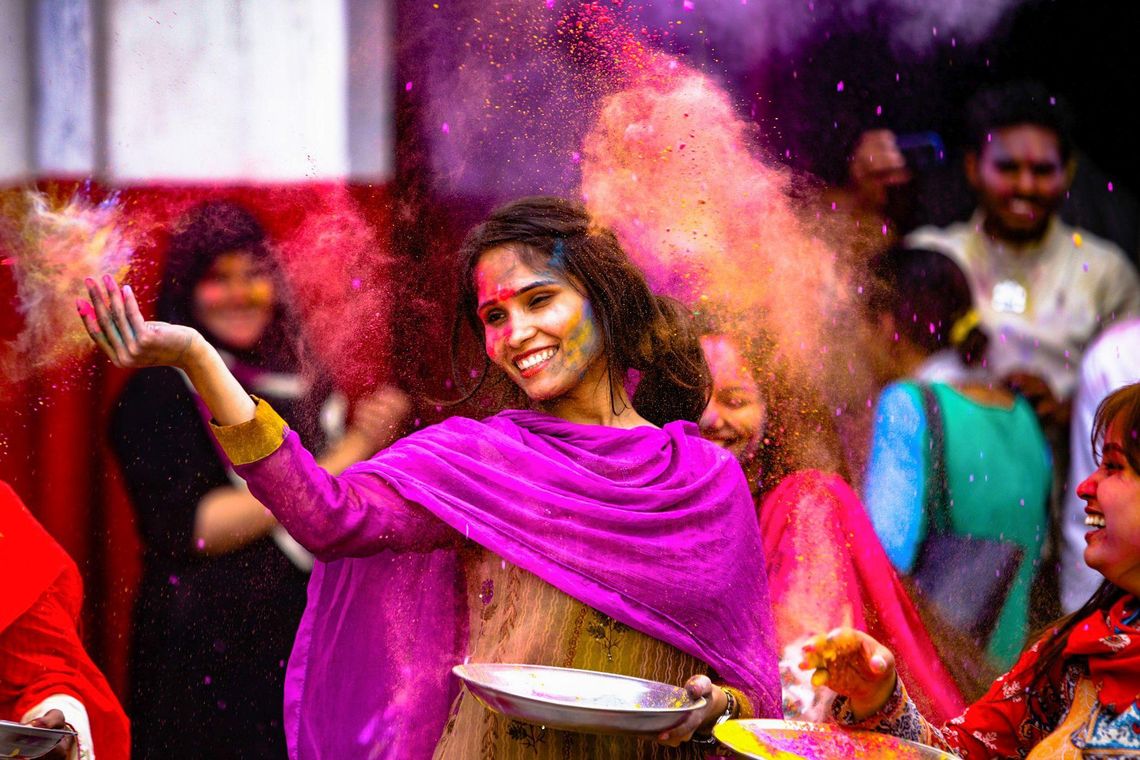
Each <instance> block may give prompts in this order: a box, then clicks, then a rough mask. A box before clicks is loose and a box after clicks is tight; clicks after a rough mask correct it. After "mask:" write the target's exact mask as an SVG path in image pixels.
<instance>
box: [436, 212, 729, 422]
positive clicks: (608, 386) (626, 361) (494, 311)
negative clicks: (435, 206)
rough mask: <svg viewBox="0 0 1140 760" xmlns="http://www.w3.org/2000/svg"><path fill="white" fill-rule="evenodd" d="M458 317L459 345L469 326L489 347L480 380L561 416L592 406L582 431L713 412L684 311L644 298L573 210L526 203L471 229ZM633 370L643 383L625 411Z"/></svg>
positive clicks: (604, 235) (606, 240)
mask: <svg viewBox="0 0 1140 760" xmlns="http://www.w3.org/2000/svg"><path fill="white" fill-rule="evenodd" d="M456 314H457V317H456V319H457V323H456V330H455V335H454V338H455V342H458V338H459V327H460V321H463V320H466V321H467V322H468V324H469V326H470V327H471V328H472V329H473V330H474V331H475V334H476V335H478V336H480V337H482V338H483V340H484V344H485V347H486V350H487V369H491V368H492V366H493V367H494V368H495V369H497V370H501V371H502V372H503V373H505V375H506V377H507V378H509V379H510V380H511V381H513V382H514V383H515V384H516V385H517V386H518V387H519V388H520V389H521V390H522V391H523V392H524V393H525V394H526V395H527V396H528V397H529V398H530V399H531V401H533V402H535V403H537V404H539V405H540V408H541V407H542V406H543V405H545V408H546V410H547V411H549V412H550V413H551V414H555V415H556V416H562V415H561V413H559V412H557V411H555V410H554V408H553V407H552V406H550V403H551V402H552V403H553V404H554V406H556V407H559V408H562V409H574V408H576V407H579V406H580V405H581V404H585V405H586V406H590V407H591V411H589V412H587V413H586V414H587V418H583V419H578V420H576V421H579V422H601V421H602V419H608V418H609V417H611V416H612V417H613V421H614V423H615V424H616V426H618V427H628V426H632V425H638V424H645V421H648V422H651V423H653V424H654V425H663V424H665V423H666V422H669V421H672V420H677V419H683V420H689V421H693V422H695V421H696V420H698V419H700V416H701V412H702V411H703V409H704V407H705V403H706V402H707V401H708V397H709V391H710V387H711V380H710V378H709V373H708V366H707V364H706V362H705V360H704V357H703V354H702V353H701V347H700V343H699V341H698V339H697V336H696V332H695V331H694V327H693V325H692V323H691V320H690V318H689V317H688V315H687V313H686V312H685V309H684V307H682V306H681V304H680V303H678V302H677V301H675V300H673V299H670V298H667V297H664V296H657V295H654V294H653V293H652V292H650V290H649V286H648V285H647V284H646V282H645V277H644V275H643V274H642V273H641V271H640V270H639V269H638V268H637V267H636V266H635V265H634V264H633V263H632V262H631V261H630V260H629V257H628V256H627V255H626V253H625V251H623V250H622V248H621V245H620V244H619V243H618V241H617V238H616V237H614V234H613V233H612V232H610V231H609V230H607V229H604V228H601V227H597V226H595V225H593V224H592V222H591V220H590V218H589V216H587V214H586V212H585V211H584V210H583V209H582V208H581V207H580V206H578V205H577V204H573V203H569V202H567V201H564V200H562V199H559V198H549V197H538V198H526V199H523V200H520V201H516V202H515V203H512V204H509V205H507V206H504V207H503V208H501V209H498V210H497V211H496V212H495V213H494V214H492V216H491V218H489V219H488V220H487V221H485V222H484V223H483V224H481V225H479V226H477V227H476V228H475V229H473V230H472V231H471V233H470V234H469V235H468V236H467V239H466V240H465V241H464V244H463V249H462V251H460V281H459V305H458V310H457V312H456ZM544 329H550V330H553V331H554V332H556V333H558V335H552V334H549V333H546V332H544ZM531 330H533V331H535V334H534V335H531V334H530V331H531ZM536 338H538V340H536ZM523 343H525V345H523ZM549 349H554V351H555V353H554V354H552V355H551V356H549V357H545V358H544V357H542V356H541V355H530V356H528V355H527V354H530V353H531V352H533V351H535V350H538V351H542V350H549ZM519 361H523V362H525V363H526V365H527V366H526V370H525V372H524V369H523V368H522V367H520V366H518V364H517V363H516V362H519ZM540 364H541V365H542V366H539V365H540ZM532 370H533V371H532ZM548 370H549V371H548ZM630 370H635V371H637V372H638V373H640V381H639V382H638V385H637V389H636V391H635V393H634V397H633V399H632V402H631V401H630V399H629V398H628V397H627V395H626V392H625V380H626V375H627V373H628V372H629V371H630ZM485 379H486V373H484V375H483V376H481V377H480V379H479V383H478V384H477V385H476V387H475V388H473V389H471V392H472V393H473V392H475V390H477V389H478V387H479V385H481V384H482V383H483V381H484V380H485ZM587 396H588V397H589V398H590V400H589V401H586V400H585V399H586V397H587ZM579 411H584V410H579ZM571 413H572V414H577V413H579V412H571ZM599 415H601V416H599ZM603 424H608V423H603Z"/></svg>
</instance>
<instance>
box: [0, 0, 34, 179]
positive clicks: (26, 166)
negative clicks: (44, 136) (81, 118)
mask: <svg viewBox="0 0 1140 760" xmlns="http://www.w3.org/2000/svg"><path fill="white" fill-rule="evenodd" d="M27 28H28V23H27V3H26V1H25V0H3V1H2V2H0V182H19V181H21V180H23V179H25V178H26V177H27V176H28V175H29V174H30V173H31V170H32V164H31V145H32V141H31V134H30V132H31V91H32V90H31V66H30V65H29V62H28V52H29V46H28V40H27V34H26V32H27Z"/></svg>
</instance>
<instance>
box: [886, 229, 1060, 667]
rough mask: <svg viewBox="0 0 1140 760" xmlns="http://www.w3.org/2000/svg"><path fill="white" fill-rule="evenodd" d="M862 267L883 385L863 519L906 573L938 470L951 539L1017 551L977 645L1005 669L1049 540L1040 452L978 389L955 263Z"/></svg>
mask: <svg viewBox="0 0 1140 760" xmlns="http://www.w3.org/2000/svg"><path fill="white" fill-rule="evenodd" d="M871 269H872V277H871V284H870V286H869V287H868V288H866V289H865V293H866V295H867V306H868V312H869V320H868V322H869V324H870V331H871V333H872V336H871V340H870V341H868V342H869V343H870V344H871V345H872V346H874V347H875V348H874V350H872V351H871V352H870V353H871V354H872V356H871V358H872V360H873V361H874V363H875V367H876V370H877V371H878V373H879V374H880V376H881V377H883V379H885V380H888V381H893V382H891V383H890V384H889V385H887V386H886V387H885V388H884V390H883V391H882V393H881V394H880V396H879V399H878V406H877V409H876V413H875V422H874V434H873V437H872V448H871V456H870V462H869V465H868V470H867V476H866V479H865V481H864V500H865V503H866V505H867V510H868V512H869V513H870V517H871V521H872V523H873V524H874V526H875V531H876V532H877V533H878V534H879V538H880V540H881V541H882V544H883V548H884V549H886V551H887V555H888V556H889V557H890V559H891V562H892V563H893V564H894V565H895V567H896V568H898V570H899V571H900V572H902V573H904V574H909V573H911V572H912V571H913V570H914V569H915V566H916V562H917V561H918V559H919V557H920V555H921V552H922V549H923V543H924V541H925V540H926V538H927V535H928V532H929V525H928V522H929V521H928V517H927V509H926V504H927V500H928V499H929V498H930V496H931V493H932V492H931V488H932V485H931V483H932V480H933V478H932V473H933V472H935V471H936V469H938V467H940V468H941V469H942V470H943V471H944V472H945V474H946V482H947V490H948V496H949V504H950V509H949V513H950V529H951V532H953V533H955V534H959V535H969V536H972V537H974V538H979V539H989V540H994V541H1006V542H1012V543H1014V544H1017V545H1018V546H1019V547H1021V549H1022V552H1023V554H1022V559H1021V563H1020V566H1019V567H1018V569H1017V572H1016V574H1015V575H1014V577H1013V581H1012V583H1011V587H1010V589H1009V593H1008V595H1007V597H1006V600H1005V603H1004V605H1003V606H1002V608H1001V610H1000V612H999V613H998V615H997V620H996V623H995V625H994V628H993V632H992V633H991V634H990V636H989V639H988V641H987V642H986V654H987V655H988V656H989V659H990V660H991V662H992V664H993V665H995V666H997V667H999V668H1002V669H1005V668H1007V667H1009V666H1010V665H1012V664H1013V662H1014V661H1015V660H1016V659H1017V656H1018V653H1019V652H1020V651H1021V648H1022V646H1023V645H1024V643H1025V638H1026V635H1027V626H1028V616H1029V592H1030V588H1031V586H1032V585H1033V580H1034V577H1035V575H1036V572H1037V568H1038V566H1039V559H1040V557H1041V550H1042V547H1043V546H1044V544H1045V540H1046V536H1047V534H1048V530H1049V521H1048V510H1047V501H1048V497H1049V488H1050V484H1051V478H1052V475H1051V466H1052V462H1051V456H1050V453H1049V449H1048V445H1047V444H1046V442H1045V437H1044V435H1043V434H1042V432H1041V428H1040V426H1039V425H1038V423H1037V419H1036V417H1035V415H1034V413H1033V409H1032V407H1031V406H1030V405H1029V404H1028V403H1027V402H1026V401H1025V399H1023V398H1021V397H1019V396H1014V395H1013V394H1011V393H1009V392H1008V391H1007V390H1005V389H1004V388H1002V387H1001V386H997V385H995V384H994V383H993V382H991V381H988V379H987V375H986V373H985V368H984V362H983V361H982V360H981V359H982V356H983V355H984V351H985V343H986V336H985V335H984V334H983V333H982V332H981V331H980V330H979V329H978V328H977V319H976V313H975V312H974V311H973V308H972V301H971V297H970V291H969V285H968V284H967V282H966V279H965V277H964V276H963V274H962V272H961V270H960V269H959V268H958V266H957V264H955V263H954V262H953V261H952V260H950V259H949V258H947V257H945V256H943V255H942V254H939V253H935V252H932V251H923V250H905V249H894V250H891V251H888V252H886V253H884V254H882V255H881V256H879V257H877V258H876V259H875V260H874V262H873V263H872V267H871ZM901 378H908V379H905V380H903V379H901ZM923 385H925V386H927V387H929V388H930V390H931V391H932V392H933V394H932V395H933V401H934V403H936V404H937V407H938V410H939V412H940V416H941V421H940V424H941V431H942V461H941V462H933V461H931V458H932V449H936V448H937V447H932V445H931V444H932V440H933V439H932V437H931V435H932V432H937V431H934V430H932V423H933V424H939V421H938V420H933V421H932V420H931V419H928V415H927V412H926V406H925V404H924V400H923V388H922V387H923ZM969 583H970V580H969V579H966V578H964V579H963V585H964V586H967V587H968V584H969Z"/></svg>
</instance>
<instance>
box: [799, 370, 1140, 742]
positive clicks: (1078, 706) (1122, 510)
mask: <svg viewBox="0 0 1140 760" xmlns="http://www.w3.org/2000/svg"><path fill="white" fill-rule="evenodd" d="M1087 443H1089V444H1091V448H1092V450H1093V451H1094V452H1095V454H1094V458H1095V459H1096V461H1097V468H1096V471H1095V472H1093V473H1092V474H1091V475H1089V476H1088V477H1087V478H1086V479H1085V480H1084V481H1083V482H1082V483H1081V484H1080V485H1079V486H1077V489H1076V490H1077V493H1078V494H1080V496H1081V498H1082V499H1083V500H1084V501H1085V513H1086V515H1087V517H1086V526H1087V527H1088V533H1087V535H1086V537H1085V541H1086V547H1085V552H1084V561H1085V562H1086V563H1087V564H1088V565H1089V567H1091V568H1093V569H1095V570H1096V571H1097V572H1099V573H1100V574H1101V576H1102V577H1103V579H1104V580H1103V581H1102V582H1101V585H1100V586H1099V587H1098V589H1097V591H1096V593H1095V594H1093V596H1092V597H1091V598H1089V599H1088V601H1086V602H1085V604H1084V605H1082V606H1081V607H1080V608H1079V609H1078V610H1076V611H1075V612H1073V613H1072V614H1070V615H1068V616H1067V617H1064V618H1062V619H1060V620H1058V621H1057V622H1056V623H1055V624H1053V625H1051V626H1049V627H1048V629H1047V630H1046V631H1045V632H1044V633H1043V634H1042V635H1041V636H1040V637H1038V638H1037V640H1036V641H1035V642H1034V643H1033V645H1032V646H1031V647H1029V648H1028V649H1027V650H1026V651H1025V652H1024V653H1023V654H1022V655H1021V657H1020V658H1019V659H1018V661H1017V662H1016V664H1015V665H1014V666H1013V667H1012V668H1011V669H1010V670H1009V672H1007V673H1006V674H1004V675H1003V676H1001V677H1000V678H998V679H997V680H996V681H995V682H994V684H993V686H992V687H991V689H990V690H989V692H988V693H986V695H985V696H984V697H982V699H980V700H978V701H977V702H975V703H974V704H972V705H970V707H968V708H967V709H966V710H965V712H963V713H962V714H961V715H960V716H958V717H957V718H954V719H953V720H951V721H949V722H948V723H944V724H943V725H942V726H941V727H936V726H934V725H932V724H931V723H929V722H927V721H926V720H925V719H924V718H923V717H922V715H921V714H920V713H919V712H918V710H917V709H916V708H915V706H914V703H913V702H912V701H911V700H910V699H909V698H908V696H907V693H906V689H905V687H904V685H903V681H902V680H901V679H899V678H898V677H897V676H896V670H895V665H894V657H893V655H892V653H891V652H890V650H889V649H887V648H886V647H884V646H882V645H881V644H880V643H879V642H877V641H875V640H874V639H873V638H872V637H870V636H868V635H867V634H865V633H862V632H860V631H856V630H854V629H852V628H841V629H837V630H833V631H831V632H829V633H826V634H819V635H817V636H816V637H814V638H813V639H812V640H811V641H810V642H809V643H808V644H807V645H806V646H805V647H804V662H803V665H802V667H803V668H804V669H807V670H812V669H814V671H815V672H814V674H813V682H815V683H826V684H827V685H828V686H829V687H830V688H831V689H833V690H834V691H836V692H838V693H839V694H841V695H843V697H842V698H840V699H837V700H835V702H834V703H833V709H832V713H833V716H834V717H835V718H836V719H837V720H838V721H839V722H841V723H843V724H846V725H849V726H851V727H853V728H862V729H871V730H876V731H882V732H886V733H890V734H894V735H895V736H899V737H902V738H904V739H910V740H914V741H920V742H923V743H925V744H930V745H934V746H936V747H939V748H941V749H944V750H946V751H949V752H953V753H954V754H955V756H957V757H961V758H966V759H967V760H973V759H974V758H979V759H980V758H985V759H986V760H990V759H991V758H1030V759H1031V760H1036V759H1038V758H1040V759H1041V760H1044V759H1045V758H1067V757H1098V758H1108V757H1131V756H1135V755H1136V754H1137V752H1138V751H1140V701H1138V700H1140V665H1138V663H1140V651H1138V650H1140V599H1138V598H1137V594H1140V384H1132V385H1128V386H1125V387H1123V388H1120V389H1119V390H1116V391H1114V392H1112V393H1111V394H1109V395H1108V397H1107V398H1105V400H1104V401H1103V402H1101V404H1100V406H1098V407H1097V411H1096V414H1095V416H1094V421H1093V433H1092V438H1091V441H1089V442H1087Z"/></svg>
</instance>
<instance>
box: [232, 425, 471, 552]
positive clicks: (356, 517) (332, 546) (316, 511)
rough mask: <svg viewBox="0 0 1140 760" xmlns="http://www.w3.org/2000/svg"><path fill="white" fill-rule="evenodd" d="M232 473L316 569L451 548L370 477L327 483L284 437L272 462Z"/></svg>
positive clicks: (444, 536)
mask: <svg viewBox="0 0 1140 760" xmlns="http://www.w3.org/2000/svg"><path fill="white" fill-rule="evenodd" d="M234 470H235V471H236V472H237V474H238V475H240V476H241V477H242V478H244V479H245V481H246V483H248V484H249V490H250V493H252V494H253V495H254V496H255V497H257V499H258V501H260V502H261V503H262V504H264V505H265V506H266V507H268V508H269V510H270V511H271V512H272V513H273V515H274V516H275V517H276V518H277V520H278V522H280V523H281V525H282V526H284V528H285V530H287V531H289V534H290V535H291V536H293V538H295V539H296V540H297V541H298V542H299V543H300V544H301V545H302V546H304V547H305V548H306V549H308V550H309V551H310V552H312V553H313V554H314V555H315V556H316V557H317V558H318V559H320V560H322V561H326V562H327V561H331V560H335V559H342V558H345V557H363V556H368V555H371V554H376V553H377V552H380V551H383V550H385V549H388V550H392V551H428V550H431V549H435V548H438V547H440V546H446V545H449V544H452V543H455V542H456V541H457V540H458V534H456V533H455V532H454V531H453V530H452V529H451V528H449V527H448V526H447V525H446V524H444V523H443V522H442V521H441V520H439V519H438V518H436V517H435V515H433V514H432V513H431V512H429V511H428V510H426V509H424V508H423V507H422V506H420V505H418V504H414V503H412V502H410V501H407V500H406V499H404V498H403V497H401V496H400V495H399V494H397V493H396V492H395V491H394V490H393V489H392V488H391V487H390V486H389V485H388V484H387V483H385V482H384V480H383V479H382V478H380V477H379V476H378V475H375V474H371V473H363V472H353V471H352V470H349V471H348V472H345V473H343V474H341V475H340V476H337V477H334V476H332V475H330V474H329V473H328V472H326V471H325V470H324V469H323V468H322V467H321V466H320V465H318V464H317V462H316V460H314V459H313V455H312V454H311V453H309V451H308V450H307V449H306V448H305V447H304V446H302V445H301V440H300V438H298V437H297V434H296V433H295V432H293V431H291V430H290V431H288V432H286V433H285V438H284V440H283V442H282V443H281V446H280V447H279V448H278V449H277V450H276V451H274V452H273V453H272V454H269V455H268V456H266V457H264V458H262V459H259V460H257V461H256V462H251V463H249V464H242V465H237V466H235V467H234Z"/></svg>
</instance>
